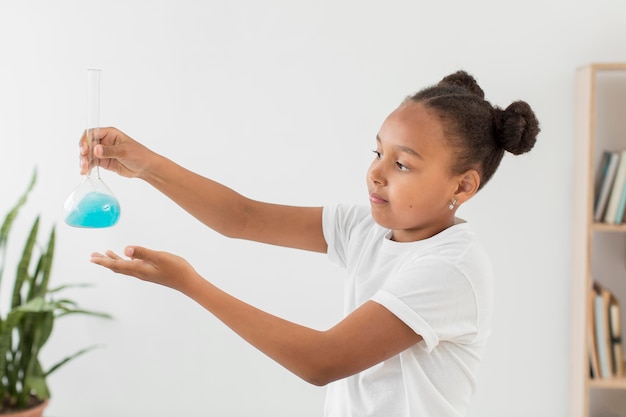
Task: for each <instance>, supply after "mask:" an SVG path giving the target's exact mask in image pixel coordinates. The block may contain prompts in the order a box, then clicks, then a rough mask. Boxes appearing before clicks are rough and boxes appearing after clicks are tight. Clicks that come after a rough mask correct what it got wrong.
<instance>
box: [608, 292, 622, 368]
mask: <svg viewBox="0 0 626 417" xmlns="http://www.w3.org/2000/svg"><path fill="white" fill-rule="evenodd" d="M620 315H621V312H620V306H619V301H618V300H617V298H615V296H614V295H613V294H611V298H610V300H609V327H610V334H611V358H612V359H613V375H615V376H617V377H623V376H624V349H623V347H622V321H621V317H620Z"/></svg>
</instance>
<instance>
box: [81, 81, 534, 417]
mask: <svg viewBox="0 0 626 417" xmlns="http://www.w3.org/2000/svg"><path fill="white" fill-rule="evenodd" d="M538 132H539V126H538V122H537V120H536V118H535V116H534V113H533V111H532V110H531V108H530V107H529V106H528V104H526V103H525V102H522V101H517V102H514V103H513V104H511V105H510V106H508V107H507V108H506V109H504V110H502V109H500V108H498V107H494V106H492V105H491V104H490V103H489V102H487V101H485V99H484V94H483V91H482V89H481V88H480V87H479V86H478V84H477V83H476V81H475V80H474V78H473V77H472V76H470V75H469V74H467V73H465V72H463V71H459V72H456V73H454V74H451V75H449V76H447V77H445V78H444V79H443V80H442V81H440V82H439V83H438V84H437V85H434V86H432V87H429V88H426V89H424V90H422V91H420V92H418V93H417V94H415V95H414V96H412V97H409V98H407V99H406V100H405V101H404V102H403V103H401V104H400V106H399V107H398V108H397V109H395V110H394V111H393V112H392V113H391V114H390V115H389V116H388V117H387V118H386V119H385V121H384V122H383V124H382V126H381V128H380V130H379V132H378V134H377V136H376V149H375V150H374V160H373V162H372V164H371V167H370V168H369V170H368V172H367V188H368V195H369V207H366V206H365V207H358V206H347V205H334V206H329V207H323V208H322V207H292V206H284V205H274V204H269V203H264V202H259V201H254V200H251V199H248V198H246V197H244V196H242V195H240V194H238V193H236V192H235V191H233V190H231V189H229V188H227V187H225V186H223V185H221V184H218V183H216V182H214V181H212V180H210V179H207V178H203V177H201V176H199V175H197V174H194V173H193V172H190V171H188V170H186V169H185V168H183V167H181V166H179V165H177V164H175V163H174V162H172V161H170V160H168V159H166V158H165V157H163V156H161V155H158V154H156V153H154V152H152V151H150V150H149V149H147V148H146V147H144V146H142V145H140V144H139V143H137V142H136V141H134V140H133V139H131V138H130V137H128V136H127V135H125V134H124V133H122V132H120V131H119V130H117V129H114V128H102V129H100V136H101V137H100V144H99V145H96V146H95V148H94V154H95V157H96V162H91V163H90V162H88V160H87V155H88V147H87V145H86V137H85V136H84V135H83V137H82V139H81V171H82V172H83V173H84V172H86V171H87V169H88V168H89V165H90V164H91V165H93V164H99V165H100V166H102V167H104V168H106V169H109V170H112V171H115V172H117V173H118V174H120V175H122V176H126V177H138V178H141V179H143V180H145V181H147V182H148V183H150V184H151V185H153V186H154V187H156V188H157V189H158V190H159V191H161V192H163V193H164V194H165V195H167V196H168V197H169V198H171V199H172V200H173V201H175V202H176V203H178V204H179V205H180V206H181V207H182V208H183V209H185V210H186V211H188V212H189V213H190V214H192V215H193V216H195V217H196V218H197V219H199V220H200V221H202V222H203V223H204V224H206V225H207V226H208V227H210V228H212V229H214V230H216V231H218V232H220V233H222V234H223V235H225V236H227V237H232V238H240V239H249V240H254V241H258V242H264V243H269V244H274V245H281V246H286V247H291V248H299V249H305V250H310V251H318V252H324V253H327V254H328V257H329V258H330V260H331V261H333V262H336V263H338V264H340V265H342V266H343V267H345V268H346V270H347V281H346V293H345V318H344V319H343V320H342V321H340V322H339V323H337V324H336V325H335V326H334V327H332V328H330V329H328V330H326V331H318V330H314V329H310V328H306V327H303V326H300V325H298V324H294V323H291V322H288V321H285V320H283V319H281V318H278V317H275V316H272V315H270V314H268V313H265V312H263V311H261V310H259V309H256V308H254V307H253V306H250V305H248V304H246V303H244V302H242V301H240V300H238V299H236V298H234V297H232V296H230V295H229V294H227V293H225V292H223V291H221V290H220V289H219V288H216V287H215V286H214V285H212V284H211V283H210V282H208V281H207V280H205V279H204V278H203V277H202V276H201V275H200V274H199V273H198V272H197V271H196V270H195V269H194V268H193V267H192V266H191V265H189V264H188V263H187V262H186V261H185V260H184V259H182V258H180V257H178V256H175V255H172V254H169V253H165V252H158V251H154V250H150V249H147V248H143V247H139V246H129V247H126V248H125V250H124V254H125V255H126V257H124V258H123V257H120V256H118V255H117V254H115V253H114V252H112V251H107V252H106V253H105V254H99V253H94V254H93V255H92V258H91V261H92V262H94V263H96V264H98V265H102V266H104V267H106V268H109V269H110V270H112V271H114V272H117V273H122V274H126V275H131V276H134V277H137V278H139V279H142V280H146V281H150V282H154V283H157V284H161V285H165V286H168V287H171V288H173V289H175V290H178V291H180V292H182V293H183V294H185V295H187V296H188V297H190V298H191V299H193V300H195V301H196V302H198V303H199V304H200V305H202V306H203V307H204V308H206V309H207V310H208V311H209V312H211V313H212V314H213V315H215V316H216V317H217V318H218V319H219V320H221V321H223V322H224V323H225V324H226V325H227V326H229V327H230V328H231V329H233V330H234V331H235V332H237V333H238V334H239V335H240V336H241V337H242V338H244V339H245V340H246V341H248V342H249V343H251V344H252V345H254V346H255V347H257V348H258V349H260V350H261V351H262V352H264V353H265V354H266V355H268V356H270V357H271V358H273V359H274V360H275V361H276V362H278V363H280V364H281V365H283V366H284V367H286V368H287V369H289V370H290V371H292V372H293V373H294V374H296V375H298V376H300V377H301V378H303V379H304V380H306V381H308V382H310V383H312V384H315V385H326V384H329V386H328V388H327V397H326V404H325V415H326V416H327V417H363V416H376V417H415V416H420V417H424V416H437V417H444V416H463V415H465V414H466V410H467V407H468V404H469V400H470V397H471V394H472V391H473V389H474V384H475V377H476V373H477V370H478V367H479V364H480V361H481V356H482V354H483V350H484V348H485V342H486V340H487V336H488V335H489V332H490V324H491V310H492V277H491V270H490V265H489V262H488V259H487V257H486V256H485V254H484V252H483V249H482V248H481V246H480V245H479V243H478V242H477V241H476V238H475V236H474V234H473V233H472V231H471V229H470V227H469V225H468V224H467V223H466V222H464V221H463V220H461V219H459V218H456V217H455V213H456V210H457V209H458V207H459V206H460V205H462V204H464V203H465V202H466V201H468V200H469V199H470V198H472V197H473V196H474V194H476V192H477V191H478V190H479V189H480V188H481V187H483V186H484V185H485V184H486V183H487V181H489V179H490V178H491V176H492V175H493V173H494V172H495V170H496V168H497V167H498V165H499V163H500V160H501V159H502V156H503V154H504V151H509V152H511V153H513V154H516V155H517V154H521V153H524V152H527V151H529V150H530V149H531V148H532V147H533V145H534V144H535V140H536V136H537V134H538Z"/></svg>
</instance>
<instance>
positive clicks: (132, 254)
mask: <svg viewBox="0 0 626 417" xmlns="http://www.w3.org/2000/svg"><path fill="white" fill-rule="evenodd" d="M124 255H126V256H128V257H129V258H132V259H141V260H143V261H146V262H150V263H152V262H153V261H154V260H155V259H156V258H157V257H158V252H157V251H154V250H151V249H148V248H144V247H141V246H127V247H126V248H125V249H124Z"/></svg>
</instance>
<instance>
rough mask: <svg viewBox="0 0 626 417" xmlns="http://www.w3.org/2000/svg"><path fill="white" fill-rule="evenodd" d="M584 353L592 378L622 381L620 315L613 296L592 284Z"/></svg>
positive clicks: (616, 300)
mask: <svg viewBox="0 0 626 417" xmlns="http://www.w3.org/2000/svg"><path fill="white" fill-rule="evenodd" d="M588 313H589V319H588V322H587V332H588V334H587V348H588V349H587V350H588V352H589V370H590V375H591V377H592V378H623V377H624V350H623V345H622V334H621V333H622V331H621V311H620V304H619V301H618V299H617V298H616V297H615V295H614V294H613V293H612V292H611V291H610V290H609V289H607V288H606V287H604V286H602V285H600V284H599V283H597V282H595V283H594V284H593V288H592V290H591V291H590V294H589V312H588Z"/></svg>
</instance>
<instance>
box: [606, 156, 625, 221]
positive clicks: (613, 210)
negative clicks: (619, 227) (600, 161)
mask: <svg viewBox="0 0 626 417" xmlns="http://www.w3.org/2000/svg"><path fill="white" fill-rule="evenodd" d="M618 160H619V161H618V164H617V169H616V171H615V178H614V179H613V184H612V185H611V191H610V192H609V199H608V202H607V205H606V212H605V213H604V222H605V223H611V224H620V223H621V222H622V218H623V217H624V204H626V196H625V199H624V204H622V207H620V203H622V196H623V195H624V191H625V190H624V185H625V184H626V150H622V151H620V152H619V157H618ZM620 209H621V213H620Z"/></svg>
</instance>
